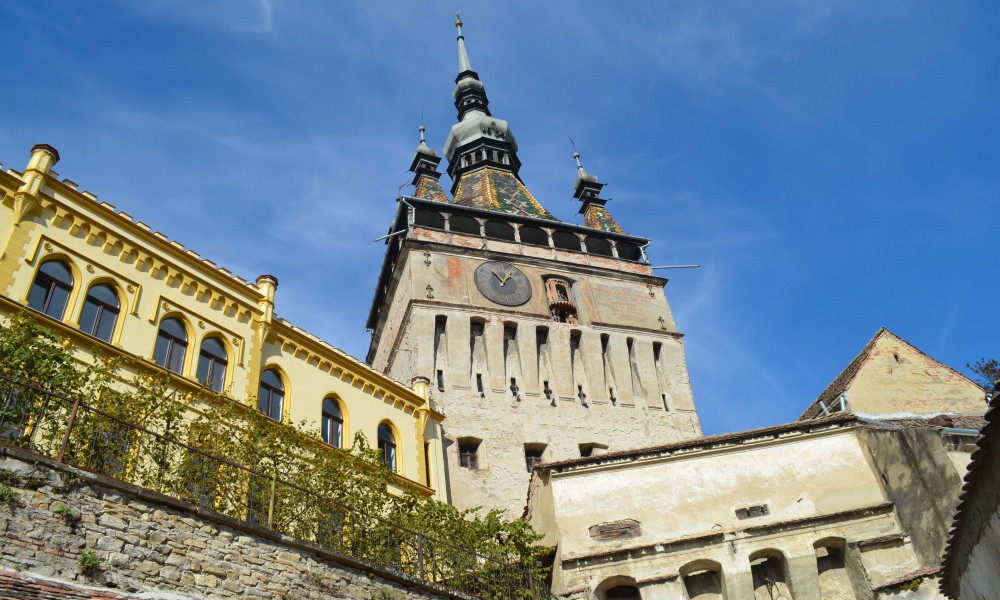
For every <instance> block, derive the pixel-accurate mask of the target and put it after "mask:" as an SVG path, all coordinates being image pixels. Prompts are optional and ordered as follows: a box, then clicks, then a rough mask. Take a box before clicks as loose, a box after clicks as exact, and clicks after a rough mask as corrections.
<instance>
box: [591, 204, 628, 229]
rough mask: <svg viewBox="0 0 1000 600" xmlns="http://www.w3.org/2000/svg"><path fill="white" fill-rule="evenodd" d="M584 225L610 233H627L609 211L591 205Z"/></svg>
mask: <svg viewBox="0 0 1000 600" xmlns="http://www.w3.org/2000/svg"><path fill="white" fill-rule="evenodd" d="M583 224H584V225H586V226H587V227H590V228H592V229H600V230H601V231H610V232H612V233H625V230H623V229H622V228H621V225H619V224H618V221H615V219H614V217H612V216H611V213H609V212H608V209H606V208H604V207H603V206H598V205H596V204H591V205H590V206H588V207H587V212H586V213H585V214H584V215H583Z"/></svg>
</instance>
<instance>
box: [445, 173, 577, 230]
mask: <svg viewBox="0 0 1000 600" xmlns="http://www.w3.org/2000/svg"><path fill="white" fill-rule="evenodd" d="M454 203H455V204H460V205H462V206H471V207H474V208H481V209H484V210H496V211H500V212H505V213H507V214H511V215H524V216H529V217H539V218H542V219H550V220H552V221H558V219H556V218H555V217H554V216H552V214H551V213H549V211H547V210H545V209H544V208H543V207H542V205H541V204H539V203H538V201H537V200H535V197H534V196H532V195H531V192H529V191H528V189H527V188H525V187H524V184H523V183H521V180H519V179H518V178H517V177H516V176H514V174H513V173H509V172H506V171H500V170H497V169H489V168H486V169H480V170H478V171H474V172H472V173H467V174H465V175H463V176H462V178H461V179H460V180H459V181H458V187H457V188H456V190H455V199H454Z"/></svg>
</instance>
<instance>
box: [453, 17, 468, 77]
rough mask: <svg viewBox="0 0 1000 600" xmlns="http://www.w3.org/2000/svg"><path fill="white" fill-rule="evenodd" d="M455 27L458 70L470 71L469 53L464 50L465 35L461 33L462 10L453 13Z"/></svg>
mask: <svg viewBox="0 0 1000 600" xmlns="http://www.w3.org/2000/svg"><path fill="white" fill-rule="evenodd" d="M455 28H456V29H458V72H459V74H461V73H465V72H466V71H472V66H471V65H470V64H469V53H468V52H467V51H466V50H465V36H464V35H462V11H458V12H457V13H455Z"/></svg>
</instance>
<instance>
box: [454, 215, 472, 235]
mask: <svg viewBox="0 0 1000 600" xmlns="http://www.w3.org/2000/svg"><path fill="white" fill-rule="evenodd" d="M448 228H449V229H451V231H453V232H455V233H467V234H469V235H479V221H477V220H475V219H473V218H472V217H466V216H465V215H452V216H451V217H450V218H449V219H448Z"/></svg>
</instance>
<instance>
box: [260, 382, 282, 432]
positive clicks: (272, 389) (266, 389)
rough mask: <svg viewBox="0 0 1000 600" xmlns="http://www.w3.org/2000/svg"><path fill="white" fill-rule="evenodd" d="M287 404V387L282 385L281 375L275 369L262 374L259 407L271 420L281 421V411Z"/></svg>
mask: <svg viewBox="0 0 1000 600" xmlns="http://www.w3.org/2000/svg"><path fill="white" fill-rule="evenodd" d="M284 402H285V385H284V384H283V383H281V375H278V372H277V371H275V370H274V369H268V370H266V371H264V372H263V373H261V374H260V398H259V399H258V400H257V407H258V408H259V409H260V412H262V413H264V414H265V415H267V416H268V417H269V418H271V419H273V420H275V421H280V420H281V409H282V405H283V404H284Z"/></svg>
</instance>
